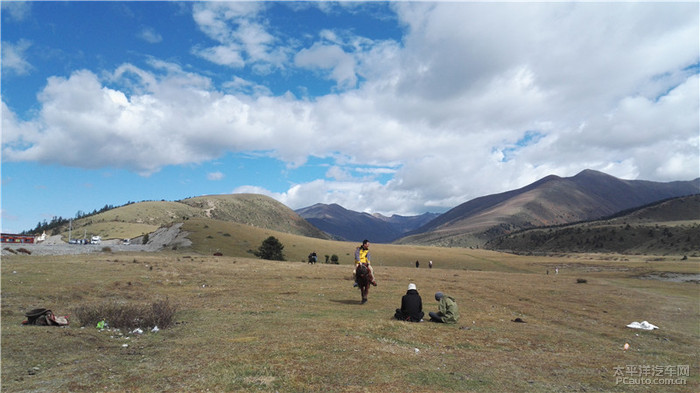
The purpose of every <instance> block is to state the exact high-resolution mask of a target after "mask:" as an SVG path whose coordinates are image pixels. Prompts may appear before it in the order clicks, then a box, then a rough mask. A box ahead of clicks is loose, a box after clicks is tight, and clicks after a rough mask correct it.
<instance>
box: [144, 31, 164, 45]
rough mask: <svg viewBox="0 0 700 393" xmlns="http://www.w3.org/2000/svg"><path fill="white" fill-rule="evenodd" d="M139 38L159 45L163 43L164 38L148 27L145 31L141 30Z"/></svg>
mask: <svg viewBox="0 0 700 393" xmlns="http://www.w3.org/2000/svg"><path fill="white" fill-rule="evenodd" d="M139 37H140V38H141V39H142V40H144V41H146V42H149V43H151V44H157V43H159V42H162V41H163V36H161V35H160V34H158V33H157V32H156V31H155V30H154V29H152V28H150V27H146V28H144V29H143V30H141V32H140V33H139Z"/></svg>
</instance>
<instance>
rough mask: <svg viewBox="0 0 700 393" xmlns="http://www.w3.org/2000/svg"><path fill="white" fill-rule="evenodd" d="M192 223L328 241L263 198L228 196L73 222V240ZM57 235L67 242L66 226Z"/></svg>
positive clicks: (133, 207) (152, 204)
mask: <svg viewBox="0 0 700 393" xmlns="http://www.w3.org/2000/svg"><path fill="white" fill-rule="evenodd" d="M191 219H210V220H220V221H221V220H223V221H228V222H233V223H239V224H244V225H248V226H255V227H256V228H263V229H273V230H277V231H282V232H289V233H295V234H299V235H302V236H310V237H318V238H324V239H326V238H328V236H327V235H326V234H325V233H323V232H321V231H320V230H318V229H316V228H314V227H313V226H312V225H310V224H309V223H308V222H306V221H304V220H303V219H302V218H301V217H299V216H298V215H297V214H296V213H294V211H293V210H291V209H289V208H288V207H286V206H285V205H283V204H281V203H279V202H277V201H275V200H274V199H272V198H269V197H267V196H264V195H253V194H227V195H211V196H201V197H196V198H190V199H185V200H182V201H175V202H169V201H147V202H139V203H133V204H129V205H125V206H122V207H118V208H115V209H111V210H108V211H106V212H103V213H99V214H96V215H93V216H89V217H85V218H81V219H78V220H75V221H73V222H72V233H71V235H72V237H73V238H74V239H75V238H82V237H83V236H84V235H87V237H88V238H89V237H91V236H93V235H99V236H101V237H102V238H103V239H125V238H129V239H133V238H136V237H139V236H143V235H145V234H148V233H151V232H153V231H155V230H156V229H158V228H160V227H164V226H170V225H172V224H174V223H180V222H187V221H188V220H191ZM58 232H59V233H60V234H61V235H62V237H63V239H64V240H68V235H69V225H64V226H62V227H61V228H60V229H59V230H58Z"/></svg>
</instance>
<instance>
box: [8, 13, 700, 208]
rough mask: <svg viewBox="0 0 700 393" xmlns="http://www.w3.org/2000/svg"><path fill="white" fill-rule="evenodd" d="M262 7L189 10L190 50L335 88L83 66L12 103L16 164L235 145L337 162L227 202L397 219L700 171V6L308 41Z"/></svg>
mask: <svg viewBox="0 0 700 393" xmlns="http://www.w3.org/2000/svg"><path fill="white" fill-rule="evenodd" d="M266 6H267V5H266V4H265V3H257V2H224V3H209V2H207V3H195V4H193V18H194V20H195V22H196V23H197V25H198V26H199V27H200V29H201V30H202V32H204V33H205V34H206V35H207V37H208V38H209V39H210V40H212V41H213V42H215V43H214V44H212V43H202V44H199V46H196V47H195V48H194V49H193V52H194V53H196V54H198V55H199V56H201V57H203V58H205V59H207V60H208V61H211V62H214V63H216V64H220V65H225V66H228V67H231V68H242V67H248V66H249V65H255V66H257V67H258V68H257V70H258V71H259V72H272V71H273V70H282V69H284V70H290V69H295V71H298V70H307V69H312V70H315V71H318V72H320V73H322V74H323V75H324V77H325V78H328V79H330V80H332V81H334V82H335V83H337V85H338V87H339V88H340V89H338V91H334V92H333V93H330V94H327V95H324V96H319V97H315V98H314V99H307V98H301V99H300V98H297V97H295V96H293V95H292V94H289V93H287V94H281V95H272V94H271V92H270V91H269V90H268V89H267V88H264V87H262V86H259V85H257V84H255V83H253V82H251V81H247V80H244V79H242V78H240V77H238V76H232V77H231V79H230V80H228V81H227V82H224V83H223V85H221V86H216V84H215V83H214V82H213V81H212V80H211V79H210V78H209V77H208V76H206V75H204V74H198V73H194V72H185V71H183V70H182V69H181V68H180V66H178V65H176V64H173V63H169V62H164V61H161V60H155V59H154V60H152V61H151V62H150V63H149V67H136V66H134V65H131V64H124V65H122V66H120V67H118V68H117V69H116V70H114V71H112V72H110V73H109V74H108V76H105V75H104V74H97V73H95V72H93V71H90V70H80V71H75V72H73V73H72V74H71V75H70V76H67V77H52V78H50V79H49V80H48V83H47V85H46V87H45V88H44V89H43V91H42V92H41V93H40V94H39V97H40V103H41V110H40V111H39V114H38V116H37V117H36V118H34V119H32V120H31V121H23V120H20V119H18V118H17V116H15V115H14V114H13V113H11V111H10V110H9V109H8V108H7V107H6V106H5V105H4V103H3V159H4V160H10V161H24V160H36V161H40V162H52V163H59V164H62V165H69V166H80V167H89V168H96V167H102V166H110V167H120V168H127V169H129V170H132V171H136V172H138V173H142V174H144V175H148V174H151V173H154V172H156V171H158V170H160V169H161V168H163V167H164V166H167V165H179V164H187V163H193V162H195V163H196V162H205V161H208V160H213V159H216V158H219V157H221V156H222V155H224V154H225V153H227V152H259V153H262V154H265V155H268V156H270V157H274V158H276V159H279V160H281V161H283V162H285V163H287V165H288V169H289V170H294V168H299V167H301V166H303V165H305V163H306V162H307V160H308V158H309V156H311V155H313V156H315V157H320V158H325V159H328V160H330V161H331V162H332V165H331V166H330V167H329V169H328V170H327V172H326V178H325V179H317V180H314V181H310V182H307V183H300V184H293V185H292V186H290V188H289V189H288V190H287V191H285V192H271V191H269V190H266V189H264V188H260V187H259V186H255V185H250V186H241V187H239V188H237V189H235V190H234V192H258V193H263V194H266V195H270V196H272V197H274V198H276V199H278V200H280V201H282V202H283V203H285V204H287V205H288V206H290V207H292V208H300V207H304V206H308V205H310V204H313V203H317V202H324V203H339V204H341V205H343V206H344V207H346V208H349V209H353V210H359V211H370V212H382V213H398V214H416V213H421V212H424V211H436V210H440V209H446V208H449V207H453V206H456V205H457V204H459V203H462V202H465V201H466V200H469V199H471V198H474V197H478V196H482V195H485V194H488V193H495V192H502V191H505V190H509V189H513V188H517V187H521V186H524V185H526V184H528V183H531V182H533V181H535V180H537V179H539V178H541V177H544V176H546V175H549V174H557V175H560V176H571V175H574V174H576V173H577V172H579V171H581V170H584V169H587V168H590V169H596V170H601V171H605V172H607V173H609V174H612V175H614V176H618V177H623V178H641V179H646V180H658V181H670V180H679V179H692V178H695V177H698V176H699V175H700V173H699V168H698V150H699V149H698V138H699V130H698V125H699V124H700V121H699V120H698V110H697V108H698V107H699V104H700V102H699V101H700V100H699V99H698V84H699V82H698V47H699V46H698V37H699V36H700V32H699V31H698V29H699V27H698V24H697V10H698V9H697V5H696V4H673V5H668V4H647V3H644V4H638V3H619V4H605V12H601V7H600V6H601V5H600V4H593V3H590V4H589V3H562V4H558V3H557V4H552V3H546V4H540V3H508V4H489V3H454V2H445V3H443V2H437V3H420V2H418V3H414V2H399V3H393V4H392V5H391V7H392V9H393V10H395V12H396V17H397V18H398V20H399V23H400V25H401V26H403V27H404V28H405V35H404V36H403V37H402V38H401V40H400V42H399V41H391V40H384V41H381V42H375V41H372V40H368V39H366V38H364V37H359V36H355V37H354V36H352V35H350V34H348V33H347V32H335V31H330V30H324V31H321V32H319V33H318V35H317V36H316V39H315V40H312V43H310V44H309V45H307V46H305V47H303V48H293V47H292V46H291V45H287V44H285V41H284V39H283V38H281V37H278V36H276V35H275V32H274V29H271V28H270V27H269V26H268V25H267V24H266V22H265V19H264V12H265V7H266ZM661 16H662V17H661ZM294 49H298V50H296V51H295V50H294ZM3 53H4V46H3ZM291 53H296V55H295V56H291V55H290V54H291ZM3 57H4V54H3ZM108 86H109V87H108ZM6 130H7V131H6ZM6 132H7V136H6V135H5V134H6ZM66 149H70V151H73V152H75V154H72V155H70V156H66V155H65V154H63V152H64V151H66ZM211 175H212V174H210V176H211Z"/></svg>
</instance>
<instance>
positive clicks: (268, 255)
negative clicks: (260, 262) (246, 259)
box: [253, 236, 285, 261]
mask: <svg viewBox="0 0 700 393" xmlns="http://www.w3.org/2000/svg"><path fill="white" fill-rule="evenodd" d="M283 249H284V246H283V245H282V243H280V241H279V240H277V238H276V237H274V236H270V237H268V238H267V239H265V240H263V242H262V244H261V245H260V247H259V248H258V250H257V251H255V252H253V254H254V255H255V256H256V257H258V258H262V259H269V260H273V261H284V260H285V259H284V254H282V250H283Z"/></svg>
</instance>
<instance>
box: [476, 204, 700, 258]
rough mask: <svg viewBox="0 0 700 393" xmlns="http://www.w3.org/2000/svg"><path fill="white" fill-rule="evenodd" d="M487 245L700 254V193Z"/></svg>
mask: <svg viewBox="0 0 700 393" xmlns="http://www.w3.org/2000/svg"><path fill="white" fill-rule="evenodd" d="M484 247H485V248H488V249H492V250H498V251H507V252H512V253H518V254H550V253H564V252H612V253H622V254H657V255H691V256H694V255H697V254H700V194H696V195H691V196H686V197H679V198H674V199H670V200H665V201H662V202H659V203H656V204H652V205H649V206H646V207H642V208H639V209H635V210H632V211H627V212H626V213H624V214H619V215H616V216H615V217H612V218H608V219H603V220H597V221H588V222H583V223H578V224H570V225H562V226H558V227H546V228H534V229H528V230H524V231H520V232H515V233H512V234H509V235H505V236H501V237H498V238H496V239H493V240H491V241H489V242H487V243H486V244H485V245H484Z"/></svg>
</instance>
